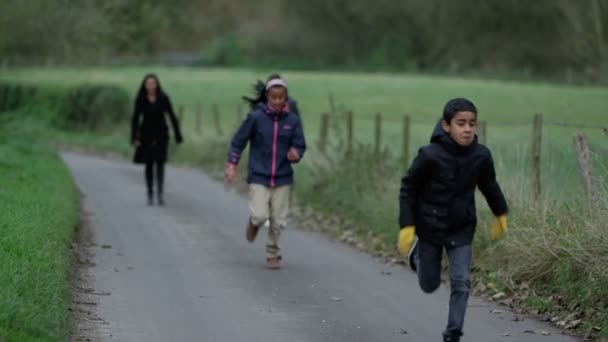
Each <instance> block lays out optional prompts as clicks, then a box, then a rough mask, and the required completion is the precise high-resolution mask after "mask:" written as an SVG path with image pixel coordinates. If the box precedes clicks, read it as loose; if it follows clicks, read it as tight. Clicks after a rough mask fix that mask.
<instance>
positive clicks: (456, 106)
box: [398, 98, 507, 342]
mask: <svg viewBox="0 0 608 342" xmlns="http://www.w3.org/2000/svg"><path fill="white" fill-rule="evenodd" d="M476 127H477V109H476V108H475V105H474V104H473V103H472V102H471V101H469V100H467V99H462V98H458V99H453V100H450V101H448V103H447V104H446V105H445V108H444V110H443V117H442V119H441V125H438V126H437V127H436V128H435V131H434V132H433V135H432V137H431V143H430V144H429V145H426V146H424V147H422V148H421V149H420V150H419V151H418V156H417V157H416V159H415V160H414V161H413V163H412V165H411V167H410V169H409V171H408V172H407V174H406V175H405V177H403V180H402V183H401V192H400V196H399V206H400V215H399V226H400V227H401V230H400V232H399V238H398V245H399V251H400V252H401V253H402V254H404V255H405V254H406V253H407V254H408V259H409V262H410V266H411V267H412V269H414V271H417V273H418V282H419V284H420V287H421V289H422V291H424V292H426V293H432V292H434V291H435V290H437V288H438V287H439V285H440V282H441V258H442V255H443V250H444V248H445V249H446V251H447V255H448V261H449V265H450V283H451V286H450V288H451V294H450V307H449V316H448V325H447V328H446V330H445V331H444V332H443V341H444V342H454V341H460V337H461V336H462V328H463V325H464V316H465V311H466V308H467V302H468V299H469V290H470V287H471V285H470V279H469V278H470V274H471V258H472V243H473V236H474V234H475V226H476V224H477V214H476V209H475V188H476V187H479V190H481V193H482V194H483V195H484V196H485V198H486V201H487V202H488V205H489V206H490V208H491V210H492V212H493V213H494V215H495V216H496V218H497V219H496V224H495V225H494V226H493V228H492V231H491V233H492V234H491V235H492V239H500V238H501V237H502V235H503V234H504V233H505V231H506V230H507V219H506V214H507V203H506V201H505V198H504V196H503V193H502V191H501V189H500V186H499V185H498V183H497V181H496V174H495V172H494V162H493V161H492V155H491V153H490V150H489V149H488V148H487V147H485V146H484V145H481V144H479V143H478V142H477V137H476V135H475V131H476ZM416 236H417V237H416Z"/></svg>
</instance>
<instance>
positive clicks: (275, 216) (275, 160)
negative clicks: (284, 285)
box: [225, 78, 306, 269]
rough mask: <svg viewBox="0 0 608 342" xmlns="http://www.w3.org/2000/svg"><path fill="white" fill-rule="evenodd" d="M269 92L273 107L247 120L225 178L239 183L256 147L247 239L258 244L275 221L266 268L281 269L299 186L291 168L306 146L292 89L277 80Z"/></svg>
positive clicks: (270, 84) (268, 104)
mask: <svg viewBox="0 0 608 342" xmlns="http://www.w3.org/2000/svg"><path fill="white" fill-rule="evenodd" d="M265 89H266V94H265V98H266V99H267V101H266V102H263V103H259V104H258V105H257V106H256V107H255V108H254V109H253V111H252V112H251V113H249V114H248V115H247V118H246V119H245V121H243V123H242V124H241V127H240V128H239V130H238V131H237V132H236V134H235V135H234V138H233V139H232V144H231V148H230V152H229V153H228V162H227V165H226V171H225V178H226V181H228V182H232V181H234V180H235V179H236V174H237V165H238V162H239V160H240V158H241V153H242V152H243V150H244V149H245V146H246V145H247V143H248V142H251V145H250V148H249V149H250V151H249V165H248V171H249V173H248V176H247V183H249V209H250V218H249V223H248V224H247V231H246V237H247V240H248V241H249V242H253V241H254V240H255V238H256V236H257V233H258V231H259V229H260V226H261V225H263V224H264V222H266V220H268V219H269V220H270V229H269V232H268V241H267V243H266V266H267V267H268V268H270V269H279V268H280V265H279V262H280V260H281V254H280V248H279V236H280V234H281V228H283V227H284V226H285V224H286V220H287V214H288V210H289V191H290V185H291V184H292V183H293V169H292V167H291V164H292V163H297V162H299V161H300V160H301V159H302V156H303V155H304V151H305V150H306V142H305V140H304V132H303V129H302V123H301V122H300V118H299V116H298V115H296V114H294V113H293V112H292V110H291V109H290V107H289V104H288V103H287V99H288V96H287V83H286V82H285V81H284V80H283V79H280V78H274V79H271V80H270V81H268V82H267V83H266V85H265Z"/></svg>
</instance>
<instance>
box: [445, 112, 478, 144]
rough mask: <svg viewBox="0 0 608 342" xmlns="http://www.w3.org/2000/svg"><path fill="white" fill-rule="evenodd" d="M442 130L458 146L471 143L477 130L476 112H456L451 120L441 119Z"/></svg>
mask: <svg viewBox="0 0 608 342" xmlns="http://www.w3.org/2000/svg"><path fill="white" fill-rule="evenodd" d="M441 125H442V126H443V130H444V131H446V132H447V133H448V134H449V135H450V137H451V138H452V139H453V140H454V141H455V142H456V143H457V144H458V145H460V146H463V147H466V146H469V145H471V144H472V143H473V140H474V139H475V132H476V131H477V114H475V113H473V112H468V111H466V112H456V114H454V117H453V118H452V121H450V122H447V121H445V120H444V121H442V122H441Z"/></svg>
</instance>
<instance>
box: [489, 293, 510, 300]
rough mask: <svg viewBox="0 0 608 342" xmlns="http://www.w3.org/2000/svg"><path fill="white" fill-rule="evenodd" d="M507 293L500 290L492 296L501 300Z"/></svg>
mask: <svg viewBox="0 0 608 342" xmlns="http://www.w3.org/2000/svg"><path fill="white" fill-rule="evenodd" d="M506 297H507V295H506V294H505V293H504V292H498V293H497V294H495V295H493V296H492V299H493V300H500V299H504V298H506Z"/></svg>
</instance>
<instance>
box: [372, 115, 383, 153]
mask: <svg viewBox="0 0 608 342" xmlns="http://www.w3.org/2000/svg"><path fill="white" fill-rule="evenodd" d="M374 122H375V125H374V127H375V129H374V151H375V152H376V154H380V150H381V149H382V146H381V145H382V114H381V113H376V116H375V118H374Z"/></svg>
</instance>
